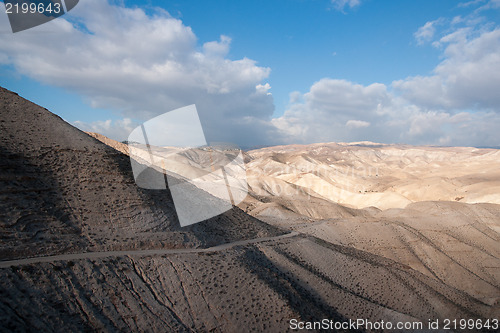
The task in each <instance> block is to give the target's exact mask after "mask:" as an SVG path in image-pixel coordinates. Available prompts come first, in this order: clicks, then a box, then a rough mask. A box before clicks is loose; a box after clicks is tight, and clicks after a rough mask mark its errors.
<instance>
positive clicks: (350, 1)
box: [331, 0, 361, 12]
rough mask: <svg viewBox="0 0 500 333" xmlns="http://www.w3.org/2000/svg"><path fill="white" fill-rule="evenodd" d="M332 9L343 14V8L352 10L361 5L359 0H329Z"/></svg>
mask: <svg viewBox="0 0 500 333" xmlns="http://www.w3.org/2000/svg"><path fill="white" fill-rule="evenodd" d="M331 3H332V5H333V7H334V8H335V9H336V10H338V11H341V12H343V11H344V8H345V7H349V8H354V7H357V6H359V5H360V4H361V0H331Z"/></svg>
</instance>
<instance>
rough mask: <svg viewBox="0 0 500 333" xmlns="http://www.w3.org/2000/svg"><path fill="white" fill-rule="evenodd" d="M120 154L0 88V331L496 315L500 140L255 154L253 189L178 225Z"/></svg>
mask: <svg viewBox="0 0 500 333" xmlns="http://www.w3.org/2000/svg"><path fill="white" fill-rule="evenodd" d="M128 152H129V151H128V148H127V146H126V145H124V144H122V143H118V142H116V141H113V140H111V139H108V138H106V137H103V136H102V135H99V134H93V133H90V135H89V134H86V133H84V132H82V131H80V130H78V129H76V128H74V127H72V126H71V125H69V124H68V123H66V122H64V121H63V120H62V119H61V118H59V117H57V116H56V115H54V114H52V113H51V112H49V111H48V110H46V109H44V108H43V107H40V106H37V105H35V104H33V103H31V102H29V101H27V100H25V99H23V98H21V97H20V96H18V95H17V94H15V93H13V92H10V91H8V90H6V89H3V88H0V184H1V187H0V237H1V238H0V293H1V296H2V297H1V300H0V330H1V331H37V332H39V331H64V332H70V331H71V332H73V331H148V332H173V331H181V332H194V331H196V332H246V331H255V332H264V331H266V332H284V331H289V330H290V325H289V322H290V320H291V319H297V320H300V321H315V320H321V319H323V318H328V319H332V320H335V321H347V320H349V319H353V320H355V319H358V318H366V319H368V320H371V321H381V320H384V321H391V322H418V321H422V322H424V323H427V322H428V320H429V319H432V320H434V319H440V320H441V321H442V320H444V319H484V320H486V319H490V318H500V246H499V242H500V151H498V150H493V149H476V148H442V147H411V146H401V145H379V144H372V143H366V142H364V143H357V144H340V143H338V144H334V143H328V144H316V145H310V146H280V147H270V148H263V149H259V150H254V151H249V152H246V153H245V161H246V168H247V172H246V176H247V180H248V189H249V195H248V196H247V197H246V199H245V200H244V201H243V202H241V203H240V204H239V205H238V207H234V208H233V209H232V210H229V211H227V212H226V213H224V214H222V215H219V216H217V217H214V218H211V219H208V220H206V221H203V222H201V223H198V224H194V225H191V226H188V227H183V228H181V227H180V225H179V221H178V219H177V216H176V213H175V209H174V205H173V201H172V198H171V196H170V193H169V191H168V190H145V189H141V188H139V187H138V186H137V185H136V184H135V182H134V178H133V175H132V170H131V167H130V160H129V157H128V156H127V153H128ZM151 172H155V171H154V170H152V171H151Z"/></svg>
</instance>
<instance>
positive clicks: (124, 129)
mask: <svg viewBox="0 0 500 333" xmlns="http://www.w3.org/2000/svg"><path fill="white" fill-rule="evenodd" d="M73 125H74V126H76V127H78V128H80V129H81V130H83V131H86V132H95V133H100V134H105V135H106V136H108V137H111V138H115V140H118V141H123V140H126V139H127V137H128V135H129V134H130V132H132V130H133V129H134V128H135V127H136V126H138V124H134V123H133V121H132V120H131V119H130V118H124V119H119V120H115V121H112V120H111V119H108V120H103V121H101V120H99V121H94V122H91V123H87V122H83V121H79V120H77V121H75V122H73Z"/></svg>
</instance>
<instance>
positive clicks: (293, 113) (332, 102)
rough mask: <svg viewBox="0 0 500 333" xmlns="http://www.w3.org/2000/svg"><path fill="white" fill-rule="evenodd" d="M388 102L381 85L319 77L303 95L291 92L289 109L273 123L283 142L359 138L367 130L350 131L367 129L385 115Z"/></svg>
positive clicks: (361, 137) (383, 87) (355, 139)
mask: <svg viewBox="0 0 500 333" xmlns="http://www.w3.org/2000/svg"><path fill="white" fill-rule="evenodd" d="M390 103H391V99H390V95H389V94H388V92H387V88H386V86H385V85H383V84H379V83H374V84H372V85H369V86H362V85H359V84H355V83H352V82H349V81H346V80H335V79H322V80H320V81H318V82H316V83H315V84H313V85H312V86H311V88H310V90H309V92H307V93H305V94H303V95H302V96H298V95H297V93H294V94H291V96H290V108H289V109H288V110H287V111H286V112H285V113H284V114H283V116H281V117H279V118H276V119H273V120H272V123H273V124H274V125H275V126H276V127H277V128H279V129H280V131H281V133H282V135H283V139H282V140H283V141H285V142H301V143H306V142H314V141H360V140H363V135H364V134H366V133H363V132H357V131H350V130H351V129H353V128H363V127H364V128H366V127H368V125H370V123H371V122H372V120H373V119H376V118H384V117H385V114H384V113H385V112H387V110H385V108H386V107H387V106H389V105H390ZM353 117H356V119H353ZM347 125H348V126H347Z"/></svg>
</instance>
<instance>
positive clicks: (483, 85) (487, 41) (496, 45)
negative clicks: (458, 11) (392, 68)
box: [393, 29, 500, 112]
mask: <svg viewBox="0 0 500 333" xmlns="http://www.w3.org/2000/svg"><path fill="white" fill-rule="evenodd" d="M440 43H442V44H446V45H447V46H446V48H445V51H444V55H445V58H444V60H443V61H442V62H441V63H440V64H439V65H438V66H437V67H436V68H435V69H434V71H433V75H430V76H414V77H409V78H406V79H404V80H398V81H395V82H394V83H393V86H394V87H395V88H396V89H397V90H398V91H399V92H401V93H402V95H403V96H404V97H405V98H406V99H408V100H409V101H411V102H413V103H415V104H418V105H422V106H426V107H430V108H443V109H467V108H471V109H478V108H479V109H491V110H496V111H499V112H500V109H499V108H498V106H499V105H500V94H498V87H499V86H500V29H495V30H492V31H485V32H482V33H481V34H480V35H478V36H475V35H474V34H473V31H472V30H470V29H460V30H457V31H455V32H453V33H450V34H448V35H446V36H444V37H442V38H441V39H440Z"/></svg>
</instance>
